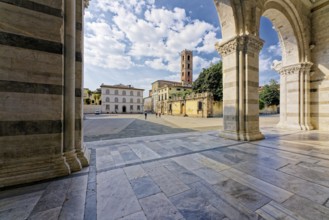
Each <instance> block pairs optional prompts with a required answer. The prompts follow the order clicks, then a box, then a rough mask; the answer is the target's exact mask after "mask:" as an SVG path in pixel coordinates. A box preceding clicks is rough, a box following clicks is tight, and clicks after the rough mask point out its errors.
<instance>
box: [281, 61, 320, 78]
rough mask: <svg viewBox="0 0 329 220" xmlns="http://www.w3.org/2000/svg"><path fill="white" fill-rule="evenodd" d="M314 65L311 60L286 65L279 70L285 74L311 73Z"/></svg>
mask: <svg viewBox="0 0 329 220" xmlns="http://www.w3.org/2000/svg"><path fill="white" fill-rule="evenodd" d="M312 65H313V63H310V62H307V63H297V64H293V65H290V66H284V67H282V68H281V69H280V70H279V71H278V72H279V73H280V74H281V75H283V76H285V75H292V74H299V73H304V74H310V72H311V67H312Z"/></svg>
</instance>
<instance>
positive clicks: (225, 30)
mask: <svg viewBox="0 0 329 220" xmlns="http://www.w3.org/2000/svg"><path fill="white" fill-rule="evenodd" d="M214 3H215V7H216V10H217V14H218V17H219V24H220V26H221V31H222V38H223V40H224V41H225V40H229V39H231V38H233V37H235V36H236V35H237V32H238V31H237V21H236V19H237V17H236V14H237V13H236V12H235V8H234V7H233V5H234V4H232V0H214Z"/></svg>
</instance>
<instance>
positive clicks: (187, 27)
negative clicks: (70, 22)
mask: <svg viewBox="0 0 329 220" xmlns="http://www.w3.org/2000/svg"><path fill="white" fill-rule="evenodd" d="M95 6H96V9H94V10H96V11H99V12H102V13H110V14H111V20H110V21H106V20H105V19H103V18H100V19H98V20H97V21H95V22H88V20H87V32H86V40H85V45H86V50H85V52H86V58H88V59H90V60H89V61H90V63H92V64H93V65H99V66H102V67H105V66H106V67H108V68H120V67H121V68H123V69H126V68H130V67H132V66H134V65H137V64H134V63H133V62H132V60H135V61H136V60H144V62H143V63H144V64H145V66H146V67H150V68H153V69H155V70H168V71H171V72H178V71H180V70H179V68H180V55H179V53H180V52H181V51H182V50H183V49H189V50H194V51H197V52H203V53H206V54H207V53H208V54H210V53H212V52H214V51H215V48H214V44H215V42H216V41H218V40H219V39H217V38H216V32H217V31H218V28H216V27H214V26H213V25H212V24H209V23H207V22H204V21H200V20H191V19H190V18H189V17H187V15H186V11H185V10H184V9H182V8H177V7H176V8H174V9H172V10H169V9H166V8H156V7H155V5H154V0H116V1H102V0H95ZM142 12H144V13H143V14H142ZM107 53H108V54H107ZM109 54H110V55H109ZM120 57H122V59H123V61H122V62H120ZM91 58H93V59H91ZM112 58H114V60H108V59H112ZM197 59H198V58H197ZM208 62H209V61H208ZM123 63H126V65H122V64H123Z"/></svg>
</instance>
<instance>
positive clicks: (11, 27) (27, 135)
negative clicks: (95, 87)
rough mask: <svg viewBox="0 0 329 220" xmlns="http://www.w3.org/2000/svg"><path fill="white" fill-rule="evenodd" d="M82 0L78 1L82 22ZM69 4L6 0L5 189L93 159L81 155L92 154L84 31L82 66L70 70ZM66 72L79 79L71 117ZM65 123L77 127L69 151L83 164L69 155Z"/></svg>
mask: <svg viewBox="0 0 329 220" xmlns="http://www.w3.org/2000/svg"><path fill="white" fill-rule="evenodd" d="M81 1H82V0H80V1H79V0H77V1H76V2H77V3H78V4H77V8H78V9H77V16H78V17H79V20H78V23H79V22H80V24H81V22H82V10H83V9H82V2H81ZM74 4H75V3H73V4H72V5H73V7H71V9H74V7H75V5H74ZM65 7H66V6H65V5H64V1H50V0H38V1H0V15H1V16H0V93H1V95H0V97H1V98H0V103H1V104H0V105H1V107H0V109H1V110H0V146H1V147H0V167H1V169H0V188H1V187H4V186H8V185H14V184H20V183H27V182H31V181H37V180H42V179H48V178H53V177H57V176H62V175H68V174H69V173H71V172H72V171H75V170H77V168H80V169H81V164H83V165H87V164H88V161H87V160H81V161H80V160H79V159H78V158H77V154H78V153H80V154H81V155H80V156H81V159H86V158H85V157H84V156H83V154H84V153H83V146H82V140H81V136H82V135H81V126H82V125H81V113H82V111H81V109H82V105H81V87H82V86H81V85H82V60H81V59H80V57H81V51H82V50H81V49H82V46H81V44H80V43H81V40H82V32H81V30H77V33H78V34H77V35H78V36H79V37H78V38H77V39H76V44H77V53H76V70H77V71H76V72H75V71H71V72H69V73H68V72H67V73H66V72H64V68H63V66H64V62H65V61H67V60H66V57H65V55H64V45H65V39H66V38H65V36H64V27H65V26H64V9H65ZM66 9H67V7H66ZM80 26H81V25H77V28H78V27H80ZM73 52H74V51H73ZM74 60H75V59H74V57H73V61H72V62H75V61H74ZM65 74H71V75H72V74H73V78H76V81H75V83H76V84H75V85H76V87H75V88H73V91H76V92H75V94H73V99H72V100H74V97H76V98H75V99H76V102H75V105H74V104H73V109H72V111H73V115H75V117H73V118H71V119H70V120H69V119H68V117H67V115H65V114H64V112H63V108H64V105H65V101H64V98H65V95H68V93H65V89H64V87H65V83H67V82H66V81H65V80H63V79H64V78H65V77H64V76H65ZM74 74H76V75H74ZM73 85H74V84H73ZM74 106H76V108H74ZM65 122H67V123H72V124H73V129H74V126H75V129H76V132H75V136H76V139H74V137H72V136H74V131H73V135H71V137H70V138H71V139H72V138H73V146H70V149H69V150H68V151H70V155H72V157H75V158H76V161H77V164H78V165H79V166H78V167H75V168H73V166H71V165H72V164H71V163H70V161H69V160H68V158H67V157H66V156H63V154H64V153H65V152H68V151H66V150H65V149H68V148H67V146H65V144H64V140H63V139H64V138H63V137H64V133H65V130H64V124H65ZM75 148H76V150H75Z"/></svg>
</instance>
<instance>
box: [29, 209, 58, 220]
mask: <svg viewBox="0 0 329 220" xmlns="http://www.w3.org/2000/svg"><path fill="white" fill-rule="evenodd" d="M61 209H62V207H61V206H59V207H56V208H51V209H47V210H44V211H41V212H36V213H34V214H32V215H31V216H30V217H29V218H28V220H45V219H46V220H57V219H58V218H59V214H60V212H61Z"/></svg>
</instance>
